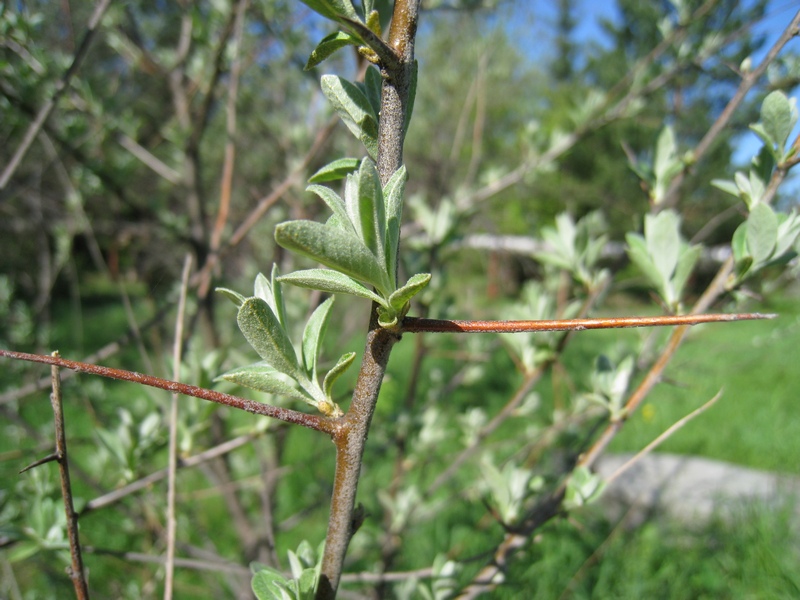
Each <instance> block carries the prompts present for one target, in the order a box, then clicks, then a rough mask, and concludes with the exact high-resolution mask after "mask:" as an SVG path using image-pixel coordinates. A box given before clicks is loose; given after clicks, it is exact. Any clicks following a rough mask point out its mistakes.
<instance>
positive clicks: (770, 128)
mask: <svg viewBox="0 0 800 600" xmlns="http://www.w3.org/2000/svg"><path fill="white" fill-rule="evenodd" d="M795 123H797V106H796V105H795V104H794V103H793V102H792V101H790V100H789V98H787V97H786V94H784V93H783V92H781V91H780V90H775V91H774V92H771V93H770V94H768V95H767V97H766V98H764V102H763V103H762V105H761V124H762V125H763V127H764V130H765V131H766V132H767V134H768V135H769V137H770V138H772V139H773V140H774V141H775V144H776V145H777V150H778V154H779V156H780V158H779V159H778V160H779V162H782V161H783V153H784V149H785V147H786V140H787V139H788V138H789V134H791V133H792V129H794V126H795Z"/></svg>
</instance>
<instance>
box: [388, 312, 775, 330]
mask: <svg viewBox="0 0 800 600" xmlns="http://www.w3.org/2000/svg"><path fill="white" fill-rule="evenodd" d="M776 316H777V315H774V314H762V313H733V314H710V315H663V316H658V317H608V318H599V319H554V320H539V321H451V320H448V319H415V318H413V317H407V318H406V319H404V320H403V326H402V328H401V333H421V332H435V333H523V332H538V331H584V330H588V329H621V328H625V327H669V326H673V325H698V324H700V323H720V322H729V321H752V320H754V319H774V318H775V317H776Z"/></svg>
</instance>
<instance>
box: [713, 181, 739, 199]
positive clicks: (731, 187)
mask: <svg viewBox="0 0 800 600" xmlns="http://www.w3.org/2000/svg"><path fill="white" fill-rule="evenodd" d="M711 185H713V186H714V187H715V188H717V189H719V190H722V191H723V192H725V193H727V194H730V195H731V196H735V197H737V198H738V197H739V188H738V187H737V186H736V184H735V183H734V182H733V181H728V180H727V179H712V180H711Z"/></svg>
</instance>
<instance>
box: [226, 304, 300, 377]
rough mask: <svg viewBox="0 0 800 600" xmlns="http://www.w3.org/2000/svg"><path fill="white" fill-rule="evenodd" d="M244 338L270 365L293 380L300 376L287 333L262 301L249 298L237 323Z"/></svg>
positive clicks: (241, 310)
mask: <svg viewBox="0 0 800 600" xmlns="http://www.w3.org/2000/svg"><path fill="white" fill-rule="evenodd" d="M236 320H237V321H238V323H239V329H241V330H242V333H243V334H244V337H245V338H246V339H247V341H248V342H249V343H250V345H251V346H252V347H253V349H254V350H255V351H256V352H258V355H259V356H260V357H261V358H263V359H264V360H265V361H266V362H267V364H269V365H271V366H272V367H274V368H275V369H277V370H278V371H280V372H281V373H286V374H287V375H290V376H292V377H294V378H296V377H297V375H298V365H297V355H296V354H295V351H294V348H293V347H292V342H291V340H289V336H288V335H286V330H285V329H284V328H283V326H282V325H281V324H280V322H279V321H278V317H277V316H276V315H275V313H273V312H272V309H271V308H270V307H269V305H268V304H267V303H266V302H264V300H262V299H261V298H255V297H254V298H248V299H247V300H245V302H244V304H242V306H241V307H240V308H239V315H238V317H237V319H236Z"/></svg>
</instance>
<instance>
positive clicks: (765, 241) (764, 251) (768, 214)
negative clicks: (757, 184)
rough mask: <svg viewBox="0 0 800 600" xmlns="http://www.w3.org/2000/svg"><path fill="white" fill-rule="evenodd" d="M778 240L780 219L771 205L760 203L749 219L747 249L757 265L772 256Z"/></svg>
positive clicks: (751, 212)
mask: <svg viewBox="0 0 800 600" xmlns="http://www.w3.org/2000/svg"><path fill="white" fill-rule="evenodd" d="M777 239H778V219H777V217H776V216H775V213H774V212H773V210H772V208H770V207H769V205H767V204H764V203H760V204H756V206H754V207H753V210H751V211H750V215H749V216H748V217H747V249H748V250H749V252H750V255H751V256H752V257H753V262H754V263H755V264H756V265H757V264H759V263H761V262H764V261H766V260H767V259H768V258H769V257H770V256H772V251H773V250H774V249H775V243H776V241H777Z"/></svg>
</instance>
